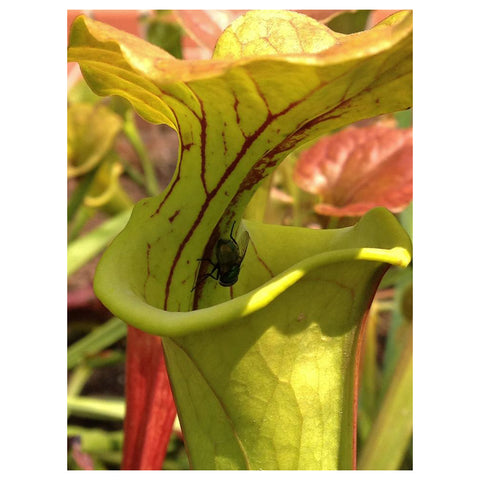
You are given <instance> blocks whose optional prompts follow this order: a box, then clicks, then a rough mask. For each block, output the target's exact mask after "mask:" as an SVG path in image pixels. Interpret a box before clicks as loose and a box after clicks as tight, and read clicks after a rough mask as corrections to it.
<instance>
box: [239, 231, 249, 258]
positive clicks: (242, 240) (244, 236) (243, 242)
mask: <svg viewBox="0 0 480 480" xmlns="http://www.w3.org/2000/svg"><path fill="white" fill-rule="evenodd" d="M249 242H250V235H249V234H248V232H247V231H246V230H244V231H243V232H242V233H241V234H240V236H239V237H238V240H237V244H238V252H239V254H240V262H241V261H242V260H243V257H244V256H245V254H246V253H247V248H248V244H249Z"/></svg>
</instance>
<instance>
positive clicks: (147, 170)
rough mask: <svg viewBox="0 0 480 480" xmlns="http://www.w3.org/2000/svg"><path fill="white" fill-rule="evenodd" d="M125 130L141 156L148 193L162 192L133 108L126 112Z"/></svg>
mask: <svg viewBox="0 0 480 480" xmlns="http://www.w3.org/2000/svg"><path fill="white" fill-rule="evenodd" d="M123 131H124V132H125V135H126V136H127V138H128V140H129V141H130V143H131V144H132V146H133V148H134V149H135V151H136V152H137V154H138V157H139V158H140V162H141V164H142V168H143V173H144V174H145V186H146V188H147V192H148V194H149V195H152V196H153V195H158V194H159V193H160V187H159V185H158V182H157V177H156V175H155V169H154V166H153V164H152V162H151V161H150V158H149V156H148V153H147V150H146V148H145V145H144V144H143V141H142V138H141V137H140V134H139V132H138V129H137V127H136V125H135V120H134V114H133V110H128V111H127V112H126V114H125V123H124V125H123Z"/></svg>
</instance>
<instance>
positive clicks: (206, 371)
mask: <svg viewBox="0 0 480 480" xmlns="http://www.w3.org/2000/svg"><path fill="white" fill-rule="evenodd" d="M272 22H273V23H272ZM312 22H313V23H312ZM272 25H274V28H273V27H272ZM275 32H280V33H279V34H278V35H277V37H276V38H275V39H273V38H272V42H271V44H270V45H273V49H270V47H269V45H266V44H265V42H264V41H262V37H265V35H267V36H269V37H272V35H274V34H275ZM273 40H274V41H273ZM295 42H296V43H295ZM215 55H216V56H215V59H213V60H210V61H179V60H176V59H174V58H172V57H171V56H170V55H168V54H167V53H166V52H164V51H163V50H161V49H159V48H157V47H154V46H153V45H150V44H147V43H145V42H143V41H142V40H140V39H138V38H136V37H133V36H129V35H127V34H125V33H123V32H120V31H118V30H116V29H114V28H112V27H109V26H107V25H103V24H101V23H99V22H94V21H92V20H90V19H87V18H85V17H78V18H77V19H76V20H75V22H74V23H73V25H72V29H71V37H70V48H69V59H70V60H71V61H78V62H79V64H80V66H81V68H82V72H83V74H84V76H85V78H86V80H87V82H88V83H89V85H90V86H91V88H92V89H93V90H94V91H95V92H96V93H97V94H100V95H121V96H123V97H125V98H126V99H128V100H129V101H130V102H131V103H132V105H133V106H134V108H135V109H136V110H137V112H138V113H139V114H140V115H142V116H143V117H144V118H145V119H147V120H149V121H151V122H153V123H166V124H167V125H170V126H171V127H173V128H175V129H176V130H177V132H178V134H179V142H180V148H179V161H178V164H177V169H176V172H175V174H174V177H173V179H172V181H171V183H170V185H169V186H168V187H167V189H166V190H165V191H164V192H163V193H162V194H160V195H159V196H157V197H153V198H147V199H144V200H142V201H140V202H139V203H138V204H137V205H136V206H135V207H134V210H133V212H132V216H131V218H130V221H129V222H128V224H127V226H126V228H125V229H124V230H123V231H122V232H121V234H120V235H119V236H118V237H117V238H116V239H115V240H114V241H113V242H112V244H111V246H110V247H109V248H108V249H107V251H106V252H105V254H104V255H103V257H102V259H101V262H100V264H99V266H98V268H97V273H96V277H95V291H96V293H97V295H98V296H99V298H100V299H101V300H102V302H103V303H104V304H105V305H106V306H107V307H108V308H109V309H110V310H111V311H112V313H114V314H115V315H117V316H118V317H119V318H122V319H123V320H125V321H126V322H127V323H129V324H131V325H132V326H135V327H136V328H139V329H141V330H144V331H146V332H149V333H153V334H156V335H162V336H164V337H165V338H164V341H163V345H164V348H165V353H166V359H167V366H168V369H169V374H170V379H171V383H172V389H173V391H174V394H175V398H176V403H177V407H178V413H179V417H180V420H181V423H182V429H183V432H184V435H185V440H186V443H187V448H188V451H189V456H190V460H191V463H192V466H193V468H199V469H244V468H249V469H260V468H261V469H269V468H274V469H336V468H352V466H353V456H354V446H353V438H354V403H355V402H354V400H355V398H354V385H355V378H354V377H355V365H356V358H357V357H356V339H357V337H358V335H359V325H360V322H361V319H362V318H363V315H364V312H365V309H366V308H367V307H368V305H369V302H370V300H371V298H372V297H373V293H374V291H375V288H376V285H377V284H378V282H379V280H380V277H381V275H382V274H383V273H384V271H385V269H386V268H387V265H388V264H396V265H402V266H405V265H407V264H408V263H409V261H410V250H411V246H410V240H409V239H408V236H406V235H405V233H404V231H403V230H402V229H401V227H400V226H399V225H398V222H397V221H396V220H395V219H394V217H393V216H392V215H391V214H390V213H389V212H387V211H386V210H384V209H376V210H373V211H371V212H370V213H369V214H367V215H366V216H365V217H364V218H363V219H362V221H361V222H360V223H359V224H358V225H356V226H354V227H350V228H348V229H342V230H329V231H310V230H306V229H300V228H293V227H280V226H273V225H270V226H267V225H262V224H258V223H254V222H244V223H243V224H241V222H240V218H241V216H242V212H243V210H244V209H245V207H246V205H247V203H248V202H249V200H250V198H251V197H252V195H253V194H254V192H255V191H256V189H257V187H258V185H259V184H260V182H261V181H262V180H263V179H264V178H265V177H267V176H268V175H269V174H270V173H271V172H272V171H273V169H274V168H275V167H276V166H277V165H278V163H279V162H280V161H281V160H283V159H284V158H285V157H286V156H287V155H288V154H289V153H290V152H291V151H293V150H294V149H296V148H298V146H300V145H301V144H303V143H305V142H307V141H310V140H312V139H314V138H315V137H317V136H318V135H319V134H321V133H324V132H328V131H331V130H332V129H335V128H340V127H341V126H344V125H345V124H347V123H350V122H353V121H356V120H359V119H361V118H365V117H369V116H374V115H378V114H381V113H386V112H390V111H396V110H403V109H406V108H409V107H410V106H411V15H409V14H408V12H401V13H399V14H397V15H396V16H395V17H394V18H393V17H391V18H389V19H387V20H386V21H385V22H383V23H382V24H379V25H378V26H376V27H375V28H373V29H371V30H369V31H367V32H362V33H359V34H354V35H346V36H344V35H340V34H335V33H334V32H332V31H331V30H329V29H328V28H326V27H325V26H323V25H320V24H317V23H316V22H314V21H313V20H312V19H308V18H307V17H304V16H302V15H300V14H296V13H294V12H272V11H270V12H267V13H263V12H249V13H248V14H247V15H245V16H244V17H241V18H239V19H238V20H237V21H235V22H234V23H233V24H232V25H231V27H230V28H229V29H227V31H226V32H225V33H224V34H223V37H222V38H220V40H219V43H218V46H217V51H216V54H215ZM232 55H233V56H234V58H233V59H232ZM225 56H228V58H225ZM234 222H236V226H237V228H239V227H240V228H242V229H246V230H247V231H248V233H249V235H250V244H249V247H248V250H247V254H246V257H245V259H244V262H243V265H242V268H241V273H240V277H239V280H238V282H237V283H236V284H235V285H234V286H233V287H232V288H224V287H221V286H219V285H218V284H217V283H216V282H214V281H213V280H212V279H208V280H207V281H206V282H203V283H201V284H200V285H198V286H197V288H196V289H195V290H194V291H192V287H193V286H194V285H196V278H198V275H202V274H205V273H207V272H208V271H209V270H210V269H211V267H210V266H209V264H208V262H201V263H199V262H198V261H197V259H198V258H212V255H213V251H214V249H215V245H216V243H217V240H218V239H219V238H228V235H229V232H230V229H231V227H232V225H233V223H234ZM234 234H236V233H234Z"/></svg>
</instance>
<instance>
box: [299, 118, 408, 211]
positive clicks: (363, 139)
mask: <svg viewBox="0 0 480 480" xmlns="http://www.w3.org/2000/svg"><path fill="white" fill-rule="evenodd" d="M412 148H413V147H412V129H411V128H409V129H399V128H391V127H387V126H383V125H379V124H376V125H371V126H368V127H363V128H356V127H349V128H346V129H345V130H342V131H341V132H338V133H336V134H333V135H330V136H328V137H324V138H322V139H321V140H320V141H319V142H317V143H316V144H315V145H314V146H313V147H311V148H310V149H308V150H306V151H304V152H303V153H302V154H301V155H300V158H299V159H298V162H297V165H296V168H295V172H294V180H295V183H296V184H297V185H298V186H299V187H300V188H302V189H303V190H306V191H308V192H310V193H314V194H317V195H319V196H320V198H321V200H322V203H320V204H318V205H316V206H315V210H316V212H317V213H319V214H321V215H329V216H339V217H341V216H360V215H363V214H364V213H366V212H367V211H368V210H370V209H371V208H373V207H377V206H383V207H386V208H388V209H389V210H391V211H392V212H399V211H401V210H403V209H404V208H405V207H407V206H408V204H409V203H410V201H411V200H412V190H413V189H412Z"/></svg>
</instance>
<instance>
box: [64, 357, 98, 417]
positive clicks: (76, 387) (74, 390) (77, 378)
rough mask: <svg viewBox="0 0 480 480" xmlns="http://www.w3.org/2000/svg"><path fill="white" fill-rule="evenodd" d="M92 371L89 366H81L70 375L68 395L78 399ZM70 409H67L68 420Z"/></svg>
mask: <svg viewBox="0 0 480 480" xmlns="http://www.w3.org/2000/svg"><path fill="white" fill-rule="evenodd" d="M91 374H92V369H91V368H90V367H88V366H87V365H79V366H78V367H77V368H76V369H75V370H74V371H73V372H72V374H71V375H70V379H69V381H68V387H67V393H68V395H69V396H71V397H77V396H78V395H80V392H81V391H82V388H83V387H84V385H85V384H86V383H87V381H88V379H89V378H90V375H91ZM70 413H71V412H70V409H67V418H68V417H69V416H70Z"/></svg>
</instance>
